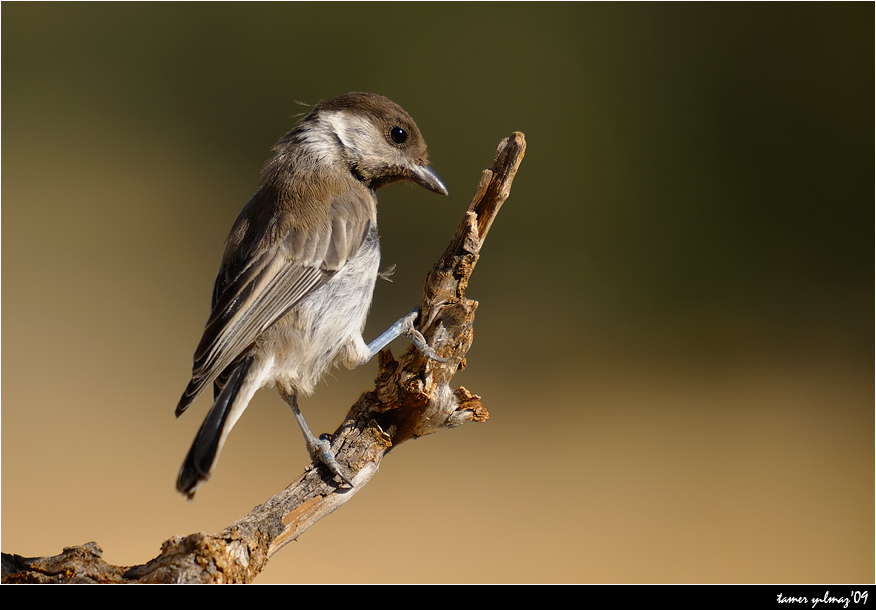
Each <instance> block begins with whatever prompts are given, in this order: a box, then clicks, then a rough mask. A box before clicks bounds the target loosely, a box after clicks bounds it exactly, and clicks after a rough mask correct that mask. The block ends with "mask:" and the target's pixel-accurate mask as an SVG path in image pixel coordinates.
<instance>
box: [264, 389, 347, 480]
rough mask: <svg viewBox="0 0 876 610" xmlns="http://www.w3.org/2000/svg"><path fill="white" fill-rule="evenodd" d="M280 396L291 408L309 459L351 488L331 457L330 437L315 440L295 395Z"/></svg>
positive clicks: (324, 436) (322, 436)
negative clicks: (322, 466)
mask: <svg viewBox="0 0 876 610" xmlns="http://www.w3.org/2000/svg"><path fill="white" fill-rule="evenodd" d="M281 394H282V395H283V399H284V400H285V401H286V403H287V404H288V405H289V406H290V407H291V408H292V413H294V414H295V420H296V421H297V422H298V427H299V428H301V433H302V434H304V442H305V443H307V451H308V453H310V459H312V460H313V461H314V462H316V461H320V462H322V463H323V464H325V466H326V467H327V468H328V469H329V470H330V471H331V472H332V474H334V475H337V476H338V477H340V478H341V480H342V481H343V482H344V483H346V484H347V485H349V486H350V487H353V484H352V483H351V482H350V480H349V479H348V478H347V477H345V476H344V474H343V473H342V472H341V465H340V464H338V461H337V460H336V459H335V456H334V455H332V444H331V436H330V435H328V434H321V435H320V436H319V438H316V437H315V436H314V435H313V432H311V431H310V426H308V425H307V422H306V421H304V416H303V415H302V414H301V410H300V409H299V408H298V398H297V397H296V396H295V394H286V393H285V392H281Z"/></svg>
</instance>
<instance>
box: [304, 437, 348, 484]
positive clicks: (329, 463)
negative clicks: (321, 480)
mask: <svg viewBox="0 0 876 610" xmlns="http://www.w3.org/2000/svg"><path fill="white" fill-rule="evenodd" d="M307 450H308V451H309V452H310V458H311V459H312V460H313V461H314V462H322V463H323V464H324V465H325V467H326V468H328V469H329V470H330V471H331V473H332V474H333V475H335V476H336V477H338V478H340V479H341V481H343V482H344V483H346V484H347V485H349V486H350V487H353V483H352V482H351V481H350V479H348V478H347V477H346V476H344V473H343V472H342V471H341V465H340V464H339V463H338V460H337V459H336V458H335V456H334V454H333V453H332V437H331V435H330V434H320V435H319V438H312V437H311V438H310V439H307Z"/></svg>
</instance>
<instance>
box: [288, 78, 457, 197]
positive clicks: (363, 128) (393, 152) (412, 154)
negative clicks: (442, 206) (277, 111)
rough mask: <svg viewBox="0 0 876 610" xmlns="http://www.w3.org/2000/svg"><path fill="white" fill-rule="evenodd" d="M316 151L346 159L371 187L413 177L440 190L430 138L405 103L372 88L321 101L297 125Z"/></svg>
mask: <svg viewBox="0 0 876 610" xmlns="http://www.w3.org/2000/svg"><path fill="white" fill-rule="evenodd" d="M296 131H298V132H299V134H301V135H304V138H305V140H306V141H307V145H308V146H309V147H311V148H312V149H313V150H314V151H316V152H317V153H318V154H323V155H325V156H327V157H328V158H330V159H331V160H333V161H342V162H344V163H346V164H347V166H348V167H349V169H350V172H351V173H352V174H353V175H354V176H355V177H356V178H357V179H358V180H360V181H361V182H362V183H363V184H365V185H366V186H368V187H369V188H371V189H378V188H380V187H381V186H384V185H386V184H391V183H393V182H399V181H402V180H409V181H411V182H414V183H416V184H419V185H420V186H422V187H423V188H426V189H429V190H430V191H434V192H436V193H439V194H441V195H447V194H448V193H447V187H445V186H444V183H443V182H441V179H440V178H439V177H438V175H437V174H436V173H435V171H434V170H433V169H432V167H431V166H430V165H429V158H428V154H427V152H426V142H425V140H423V136H422V135H421V134H420V130H419V129H418V128H417V124H416V123H414V120H413V119H412V118H411V117H410V115H408V113H407V112H405V111H404V110H403V109H402V108H401V106H399V105H398V104H396V103H395V102H392V101H390V100H388V99H386V98H385V97H383V96H381V95H376V94H374V93H347V94H345V95H341V96H339V97H336V98H332V99H330V100H324V101H322V102H320V103H319V104H317V105H316V106H315V107H314V108H313V110H312V111H311V112H310V114H308V115H307V116H306V117H305V118H304V119H303V120H302V121H301V124H300V125H299V129H296Z"/></svg>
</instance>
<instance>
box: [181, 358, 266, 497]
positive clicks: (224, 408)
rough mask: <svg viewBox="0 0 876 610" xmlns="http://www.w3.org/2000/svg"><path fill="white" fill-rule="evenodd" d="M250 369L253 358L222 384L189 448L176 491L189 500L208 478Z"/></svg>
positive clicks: (236, 369) (248, 359) (237, 368)
mask: <svg viewBox="0 0 876 610" xmlns="http://www.w3.org/2000/svg"><path fill="white" fill-rule="evenodd" d="M251 366H252V358H251V357H247V358H244V359H243V360H241V361H240V363H239V364H238V365H237V366H236V368H235V369H234V371H233V372H232V373H231V375H230V376H229V377H228V380H227V381H226V382H225V386H224V387H223V388H222V391H221V392H220V393H219V395H218V396H217V397H216V402H214V403H213V406H212V407H211V408H210V412H209V413H207V418H206V419H205V420H204V423H203V424H201V429H200V430H198V435H197V436H196V437H195V441H194V442H193V443H192V448H191V449H189V454H188V455H187V456H186V459H185V462H183V465H182V469H181V470H180V471H179V479H177V482H176V488H177V489H178V490H179V492H180V493H181V494H183V495H185V496H186V497H188V499H189V500H191V499H192V498H194V497H195V492H196V491H197V489H198V487H199V486H200V485H201V484H202V483H204V482H205V481H206V480H207V479H209V478H210V474H211V473H212V472H213V466H215V464H216V458H217V457H219V444H220V441H221V440H222V434H223V431H224V430H225V426H226V423H227V421H228V415H229V413H230V412H231V407H232V406H233V405H234V401H235V399H236V398H237V394H238V392H240V388H241V386H242V385H243V382H244V380H245V379H246V376H247V373H249V369H250V367H251Z"/></svg>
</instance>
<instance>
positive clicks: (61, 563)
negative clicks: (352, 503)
mask: <svg viewBox="0 0 876 610" xmlns="http://www.w3.org/2000/svg"><path fill="white" fill-rule="evenodd" d="M525 150H526V142H525V140H524V136H523V134H522V133H520V132H515V133H513V134H512V135H511V136H510V137H508V138H506V139H504V140H502V142H500V143H499V147H498V149H497V151H496V158H495V161H494V163H493V167H492V168H491V169H488V170H484V172H483V173H482V175H481V179H480V183H479V184H478V188H477V191H476V192H475V195H474V197H473V198H472V200H471V203H470V204H469V207H468V209H467V210H466V212H465V216H464V217H463V219H462V222H460V224H459V226H458V227H457V229H456V233H455V234H454V236H453V239H452V240H451V241H450V244H449V245H448V246H447V249H446V250H445V251H444V254H443V255H442V256H441V258H440V260H439V261H438V262H437V263H436V264H435V266H434V267H433V268H432V270H431V271H430V272H429V274H428V276H427V277H426V285H425V288H424V293H423V305H422V312H421V316H420V319H419V327H420V331H421V332H422V333H423V335H424V336H425V337H426V339H427V340H428V342H429V345H431V346H433V347H434V348H435V349H436V350H437V352H438V353H439V355H441V356H443V357H446V358H447V362H436V361H434V360H429V359H427V358H426V357H424V356H423V355H422V354H421V353H420V352H419V351H417V350H416V349H415V348H413V346H412V347H410V348H409V349H408V350H407V351H406V352H405V353H404V354H402V356H401V357H400V358H399V359H398V360H395V359H394V358H393V357H392V354H391V353H390V352H389V350H385V351H383V352H381V353H380V354H379V357H378V359H379V372H378V375H377V379H376V383H375V388H374V390H373V391H370V392H366V393H365V394H363V395H362V396H361V397H360V398H359V400H358V401H357V402H356V404H354V405H353V407H352V408H351V409H350V412H349V413H348V414H347V417H346V419H345V421H344V423H343V424H342V425H341V427H340V428H338V430H337V431H336V432H335V434H334V441H333V450H334V451H335V452H336V455H337V459H338V461H339V462H340V463H341V464H342V466H343V467H344V469H345V470H346V472H349V473H351V480H352V483H353V487H352V488H348V487H341V486H340V485H339V483H338V482H337V481H335V480H334V478H333V477H332V475H331V473H329V472H328V471H327V469H326V468H325V467H323V466H321V465H314V464H311V465H310V466H309V467H308V469H307V470H306V471H305V472H304V474H302V475H301V477H300V478H299V479H298V480H297V481H295V482H294V483H292V484H291V485H290V486H289V487H287V488H286V489H285V490H283V491H282V492H281V493H279V494H277V495H276V496H274V497H273V498H271V499H270V500H268V501H267V502H265V503H264V504H262V505H260V506H257V507H256V508H255V509H253V511H252V512H250V513H249V514H248V515H246V516H245V517H243V518H242V519H240V520H239V521H237V522H236V523H233V524H232V525H230V526H228V527H227V528H225V529H224V530H222V531H221V532H219V533H216V534H205V533H203V532H201V533H197V534H190V535H188V536H176V537H173V538H171V539H169V540H167V541H165V542H164V544H163V545H162V548H161V554H160V555H159V556H158V557H156V558H155V559H153V560H152V561H150V562H148V563H146V564H143V565H139V566H134V567H120V566H112V565H109V564H107V563H106V562H104V561H103V560H102V559H101V554H102V550H101V549H100V547H99V546H98V545H97V544H96V543H94V542H89V543H88V544H85V545H82V546H77V547H71V548H65V549H64V551H63V553H61V554H60V555H56V556H53V557H41V558H24V557H21V556H19V555H11V554H6V553H3V582H4V583H5V582H67V583H73V582H90V583H96V582H103V583H108V582H111V583H123V582H150V583H158V582H161V583H168V582H181V583H207V582H213V583H228V582H250V581H252V580H253V579H254V578H255V577H256V576H257V575H258V574H259V573H260V572H261V571H262V569H264V567H265V565H267V562H268V560H269V559H270V558H271V556H272V555H273V554H274V553H276V552H277V551H278V550H280V549H281V548H282V547H283V546H284V545H286V544H287V543H288V542H290V541H292V540H295V539H296V538H297V537H298V536H300V535H301V534H302V533H304V532H305V531H306V530H307V529H308V528H309V527H310V526H311V525H313V524H314V523H316V522H317V521H319V520H320V519H322V518H323V517H325V516H326V515H328V514H330V513H332V512H333V511H335V510H336V509H338V508H340V507H341V506H342V505H343V504H345V503H346V502H348V501H349V500H350V499H351V498H352V497H353V496H354V495H355V494H356V492H358V491H359V490H360V489H362V488H363V487H364V486H365V485H366V484H367V483H368V481H369V480H370V479H371V477H372V476H374V474H375V473H376V472H377V469H378V466H379V465H380V462H381V460H382V459H383V457H384V456H385V455H386V454H387V453H388V452H389V451H390V450H391V449H392V448H393V447H395V446H396V445H399V444H401V443H403V442H405V441H406V440H409V439H412V438H417V437H420V436H424V435H426V434H432V433H434V432H438V431H439V430H444V429H448V428H455V427H456V426H459V425H461V424H464V423H466V422H469V421H478V422H483V421H486V419H487V418H488V417H489V413H487V409H486V408H485V407H484V405H483V404H482V403H481V400H480V397H479V396H477V395H475V394H472V393H471V392H469V391H468V390H466V389H465V388H463V387H460V388H458V389H456V390H454V389H451V387H450V380H451V379H452V378H453V375H454V374H455V373H456V372H457V371H458V370H462V369H463V368H465V364H466V362H465V355H466V353H467V352H468V350H469V347H470V346H471V343H472V324H473V322H474V314H475V310H476V309H477V305H478V304H477V302H476V301H472V300H469V299H467V298H466V297H465V290H466V287H467V286H468V280H469V277H470V276H471V274H472V271H474V267H475V264H477V261H478V257H479V255H480V250H481V247H482V246H483V242H484V239H485V238H486V236H487V233H488V232H489V230H490V226H491V225H492V223H493V220H494V218H495V217H496V214H497V213H498V212H499V209H500V208H501V206H502V204H503V203H504V202H505V200H506V199H507V198H508V194H509V192H510V190H511V183H512V181H513V180H514V176H515V174H516V173H517V168H518V166H519V165H520V162H521V160H522V159H523V154H524V152H525Z"/></svg>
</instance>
